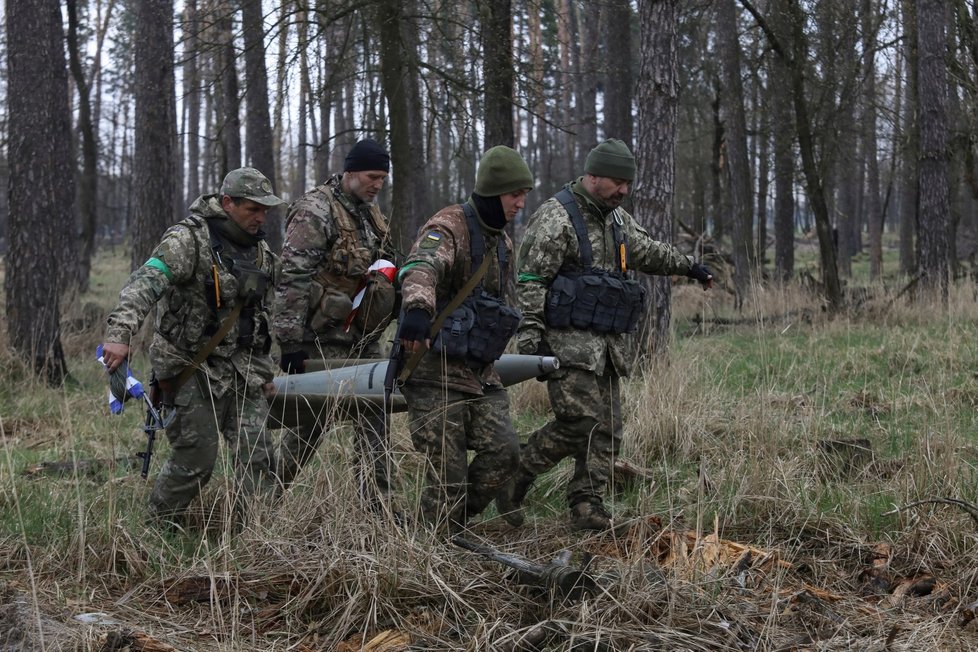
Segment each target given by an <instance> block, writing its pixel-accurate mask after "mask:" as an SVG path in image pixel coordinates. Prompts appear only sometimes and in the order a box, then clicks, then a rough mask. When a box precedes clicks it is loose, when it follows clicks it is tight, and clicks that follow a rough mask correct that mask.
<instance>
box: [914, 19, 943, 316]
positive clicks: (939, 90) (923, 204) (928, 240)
mask: <svg viewBox="0 0 978 652" xmlns="http://www.w3.org/2000/svg"><path fill="white" fill-rule="evenodd" d="M946 28H947V26H946V21H945V12H944V4H943V3H942V2H940V0H918V2H917V47H918V53H919V56H918V58H917V79H918V84H919V86H918V89H919V92H918V94H917V107H918V115H919V116H920V164H919V169H918V182H917V187H918V189H919V190H918V195H917V197H918V203H919V208H918V220H919V221H918V229H917V233H918V243H919V245H918V249H919V252H920V271H921V272H922V273H923V274H924V277H923V283H922V284H923V286H924V287H927V288H929V289H930V290H931V291H932V292H934V293H937V294H938V296H940V298H941V300H942V302H943V303H944V304H945V306H946V305H947V301H948V241H947V227H948V224H947V214H948V211H949V210H950V202H949V191H948V158H949V157H948V140H947V103H948V97H947V94H948V86H947V64H946V63H945V58H944V57H945V55H946V52H947V33H946Z"/></svg>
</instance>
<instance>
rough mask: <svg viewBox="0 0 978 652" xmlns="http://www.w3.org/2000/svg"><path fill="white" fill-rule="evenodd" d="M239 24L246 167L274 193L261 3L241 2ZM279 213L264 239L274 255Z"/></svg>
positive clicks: (278, 244) (275, 183)
mask: <svg viewBox="0 0 978 652" xmlns="http://www.w3.org/2000/svg"><path fill="white" fill-rule="evenodd" d="M241 23H242V26H243V28H244V46H245V52H244V57H245V79H246V81H247V85H246V86H245V103H246V105H247V112H246V113H245V141H246V143H247V152H248V156H247V159H246V160H247V161H248V165H250V166H251V167H254V168H258V170H260V171H261V173H262V174H264V175H265V176H266V177H268V180H269V181H271V182H272V187H273V188H275V190H276V191H277V192H278V191H281V188H279V187H278V180H277V179H276V176H275V154H274V152H273V150H272V120H271V117H270V116H269V112H268V71H267V70H266V69H265V29H264V25H265V20H264V12H263V11H262V7H261V0H241ZM281 222H282V218H281V211H280V210H279V209H277V208H273V209H271V210H269V211H268V216H267V219H266V221H265V227H264V228H265V232H266V234H267V235H266V236H265V239H266V240H267V241H268V244H269V246H271V248H272V250H273V251H278V250H279V249H281V247H282V223H281Z"/></svg>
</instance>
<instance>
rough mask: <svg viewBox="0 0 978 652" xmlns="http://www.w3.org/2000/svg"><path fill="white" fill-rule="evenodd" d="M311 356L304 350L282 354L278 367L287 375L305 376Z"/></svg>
mask: <svg viewBox="0 0 978 652" xmlns="http://www.w3.org/2000/svg"><path fill="white" fill-rule="evenodd" d="M308 359H309V354H308V353H306V352H305V351H303V350H301V349H300V350H298V351H290V352H289V353H282V358H281V360H279V363H278V366H279V367H281V368H282V371H284V372H285V373H287V374H304V373H305V372H306V360H308Z"/></svg>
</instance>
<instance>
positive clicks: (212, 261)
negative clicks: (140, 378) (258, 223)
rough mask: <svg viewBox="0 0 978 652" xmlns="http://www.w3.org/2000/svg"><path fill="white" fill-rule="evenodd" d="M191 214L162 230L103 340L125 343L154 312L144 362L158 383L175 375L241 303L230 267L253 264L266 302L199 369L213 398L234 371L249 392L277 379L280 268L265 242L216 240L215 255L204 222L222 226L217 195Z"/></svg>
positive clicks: (195, 205) (196, 203) (194, 207)
mask: <svg viewBox="0 0 978 652" xmlns="http://www.w3.org/2000/svg"><path fill="white" fill-rule="evenodd" d="M190 213H191V216H190V217H188V218H186V219H184V220H181V221H180V222H178V223H177V224H175V225H173V226H171V227H170V228H169V229H167V231H166V232H165V233H164V234H163V239H162V240H160V242H159V244H158V245H157V246H156V249H155V250H154V251H153V255H152V257H151V258H150V259H149V260H148V261H146V264H144V265H143V266H142V267H140V268H139V269H137V270H136V271H134V272H133V273H132V275H131V276H130V277H129V280H128V282H127V283H126V285H125V287H123V288H122V291H121V292H120V293H119V303H118V305H117V306H116V307H115V309H114V310H113V311H112V313H111V314H110V315H109V317H108V328H107V330H106V334H105V341H106V342H121V343H123V344H129V342H130V340H131V339H132V336H133V335H134V334H135V333H136V331H137V330H139V327H140V325H141V324H142V322H143V320H144V319H145V318H146V315H148V314H149V311H150V310H152V308H153V306H154V305H155V306H156V330H155V333H154V335H153V343H152V344H151V345H150V349H149V355H150V361H151V362H152V364H153V369H154V371H155V372H156V375H157V377H158V378H164V379H165V378H171V377H173V376H176V375H178V374H179V373H180V372H181V371H182V370H183V369H184V368H185V367H186V365H187V364H188V363H189V362H190V361H191V360H192V359H193V358H194V357H195V356H196V355H197V353H198V352H199V351H200V350H202V349H203V347H204V345H205V343H206V342H207V341H208V340H209V339H210V337H211V335H213V334H214V333H215V332H217V330H218V328H219V327H220V324H221V323H222V322H223V321H224V319H225V318H226V317H227V316H228V315H229V314H230V313H231V312H232V311H233V310H234V308H235V306H236V304H237V302H238V301H239V298H238V280H237V278H236V277H235V276H234V275H233V274H232V273H231V271H230V266H231V263H230V261H231V260H232V259H241V260H248V261H250V262H255V263H256V264H257V266H258V267H260V269H261V270H262V271H263V272H265V274H266V275H267V280H268V282H267V284H266V286H265V287H266V289H265V294H264V298H263V299H262V300H260V303H259V305H257V306H256V307H255V309H254V310H253V311H252V310H247V311H244V312H243V313H242V314H243V315H244V316H243V317H239V318H238V319H237V320H236V321H235V323H234V324H233V325H232V327H231V330H230V331H229V332H228V334H227V335H226V336H225V337H224V339H223V340H222V341H221V342H220V343H219V344H218V345H217V347H216V348H215V349H214V350H213V351H212V352H211V353H210V355H209V356H208V357H207V360H206V362H205V363H204V364H203V365H201V366H202V368H203V370H204V371H205V372H206V373H207V376H208V378H209V380H210V384H211V389H212V392H213V393H214V395H215V396H221V395H223V393H224V392H225V391H226V390H227V389H228V387H229V385H230V384H231V382H232V380H233V377H234V372H237V373H238V374H240V375H241V377H242V378H244V379H246V381H247V382H248V385H249V386H253V387H258V386H260V385H262V384H264V383H267V382H269V381H271V379H272V376H273V375H274V374H275V363H274V361H273V360H272V359H271V357H270V356H269V355H268V350H269V347H270V344H271V339H270V336H269V331H268V323H269V321H268V320H269V306H271V301H272V292H273V288H274V283H275V278H276V275H277V273H278V261H277V259H276V258H275V256H274V254H272V252H271V250H270V249H269V247H268V245H267V244H266V243H265V242H264V241H259V242H258V245H257V246H252V247H239V246H237V245H234V244H232V243H230V242H227V241H225V240H221V249H220V250H219V252H218V253H216V254H215V251H214V249H213V247H212V242H211V230H210V228H209V227H208V226H207V222H206V220H207V219H208V218H210V219H228V216H227V213H225V212H224V209H222V208H221V205H220V196H219V195H208V196H202V197H199V198H197V200H196V201H194V203H193V204H192V205H191V207H190ZM215 267H216V271H217V277H218V283H217V284H216V285H215V284H214V283H213V277H214V270H215ZM215 288H218V289H217V290H216V291H215ZM212 293H213V294H219V295H220V306H219V307H217V306H216V305H215V304H216V300H215V298H214V297H211V296H209V295H210V294H212ZM243 320H251V322H252V323H251V324H250V328H251V331H252V333H253V337H252V341H251V344H250V345H246V346H243V345H239V343H238V336H239V334H241V330H242V325H245V326H249V324H247V322H244V321H243Z"/></svg>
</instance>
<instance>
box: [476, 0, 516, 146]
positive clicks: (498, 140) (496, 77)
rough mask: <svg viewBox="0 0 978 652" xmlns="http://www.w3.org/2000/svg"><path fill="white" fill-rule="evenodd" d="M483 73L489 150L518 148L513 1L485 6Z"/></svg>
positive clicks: (485, 143) (495, 0) (492, 0)
mask: <svg viewBox="0 0 978 652" xmlns="http://www.w3.org/2000/svg"><path fill="white" fill-rule="evenodd" d="M482 8H483V12H482V31H481V37H482V52H483V55H482V70H483V73H482V74H483V77H484V78H485V107H486V108H485V111H486V133H485V139H484V141H483V146H484V148H485V149H489V148H490V147H495V146H496V145H506V146H507V147H513V146H514V134H513V36H512V23H513V8H512V2H511V0H489V1H487V2H485V3H484V4H483V5H482Z"/></svg>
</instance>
